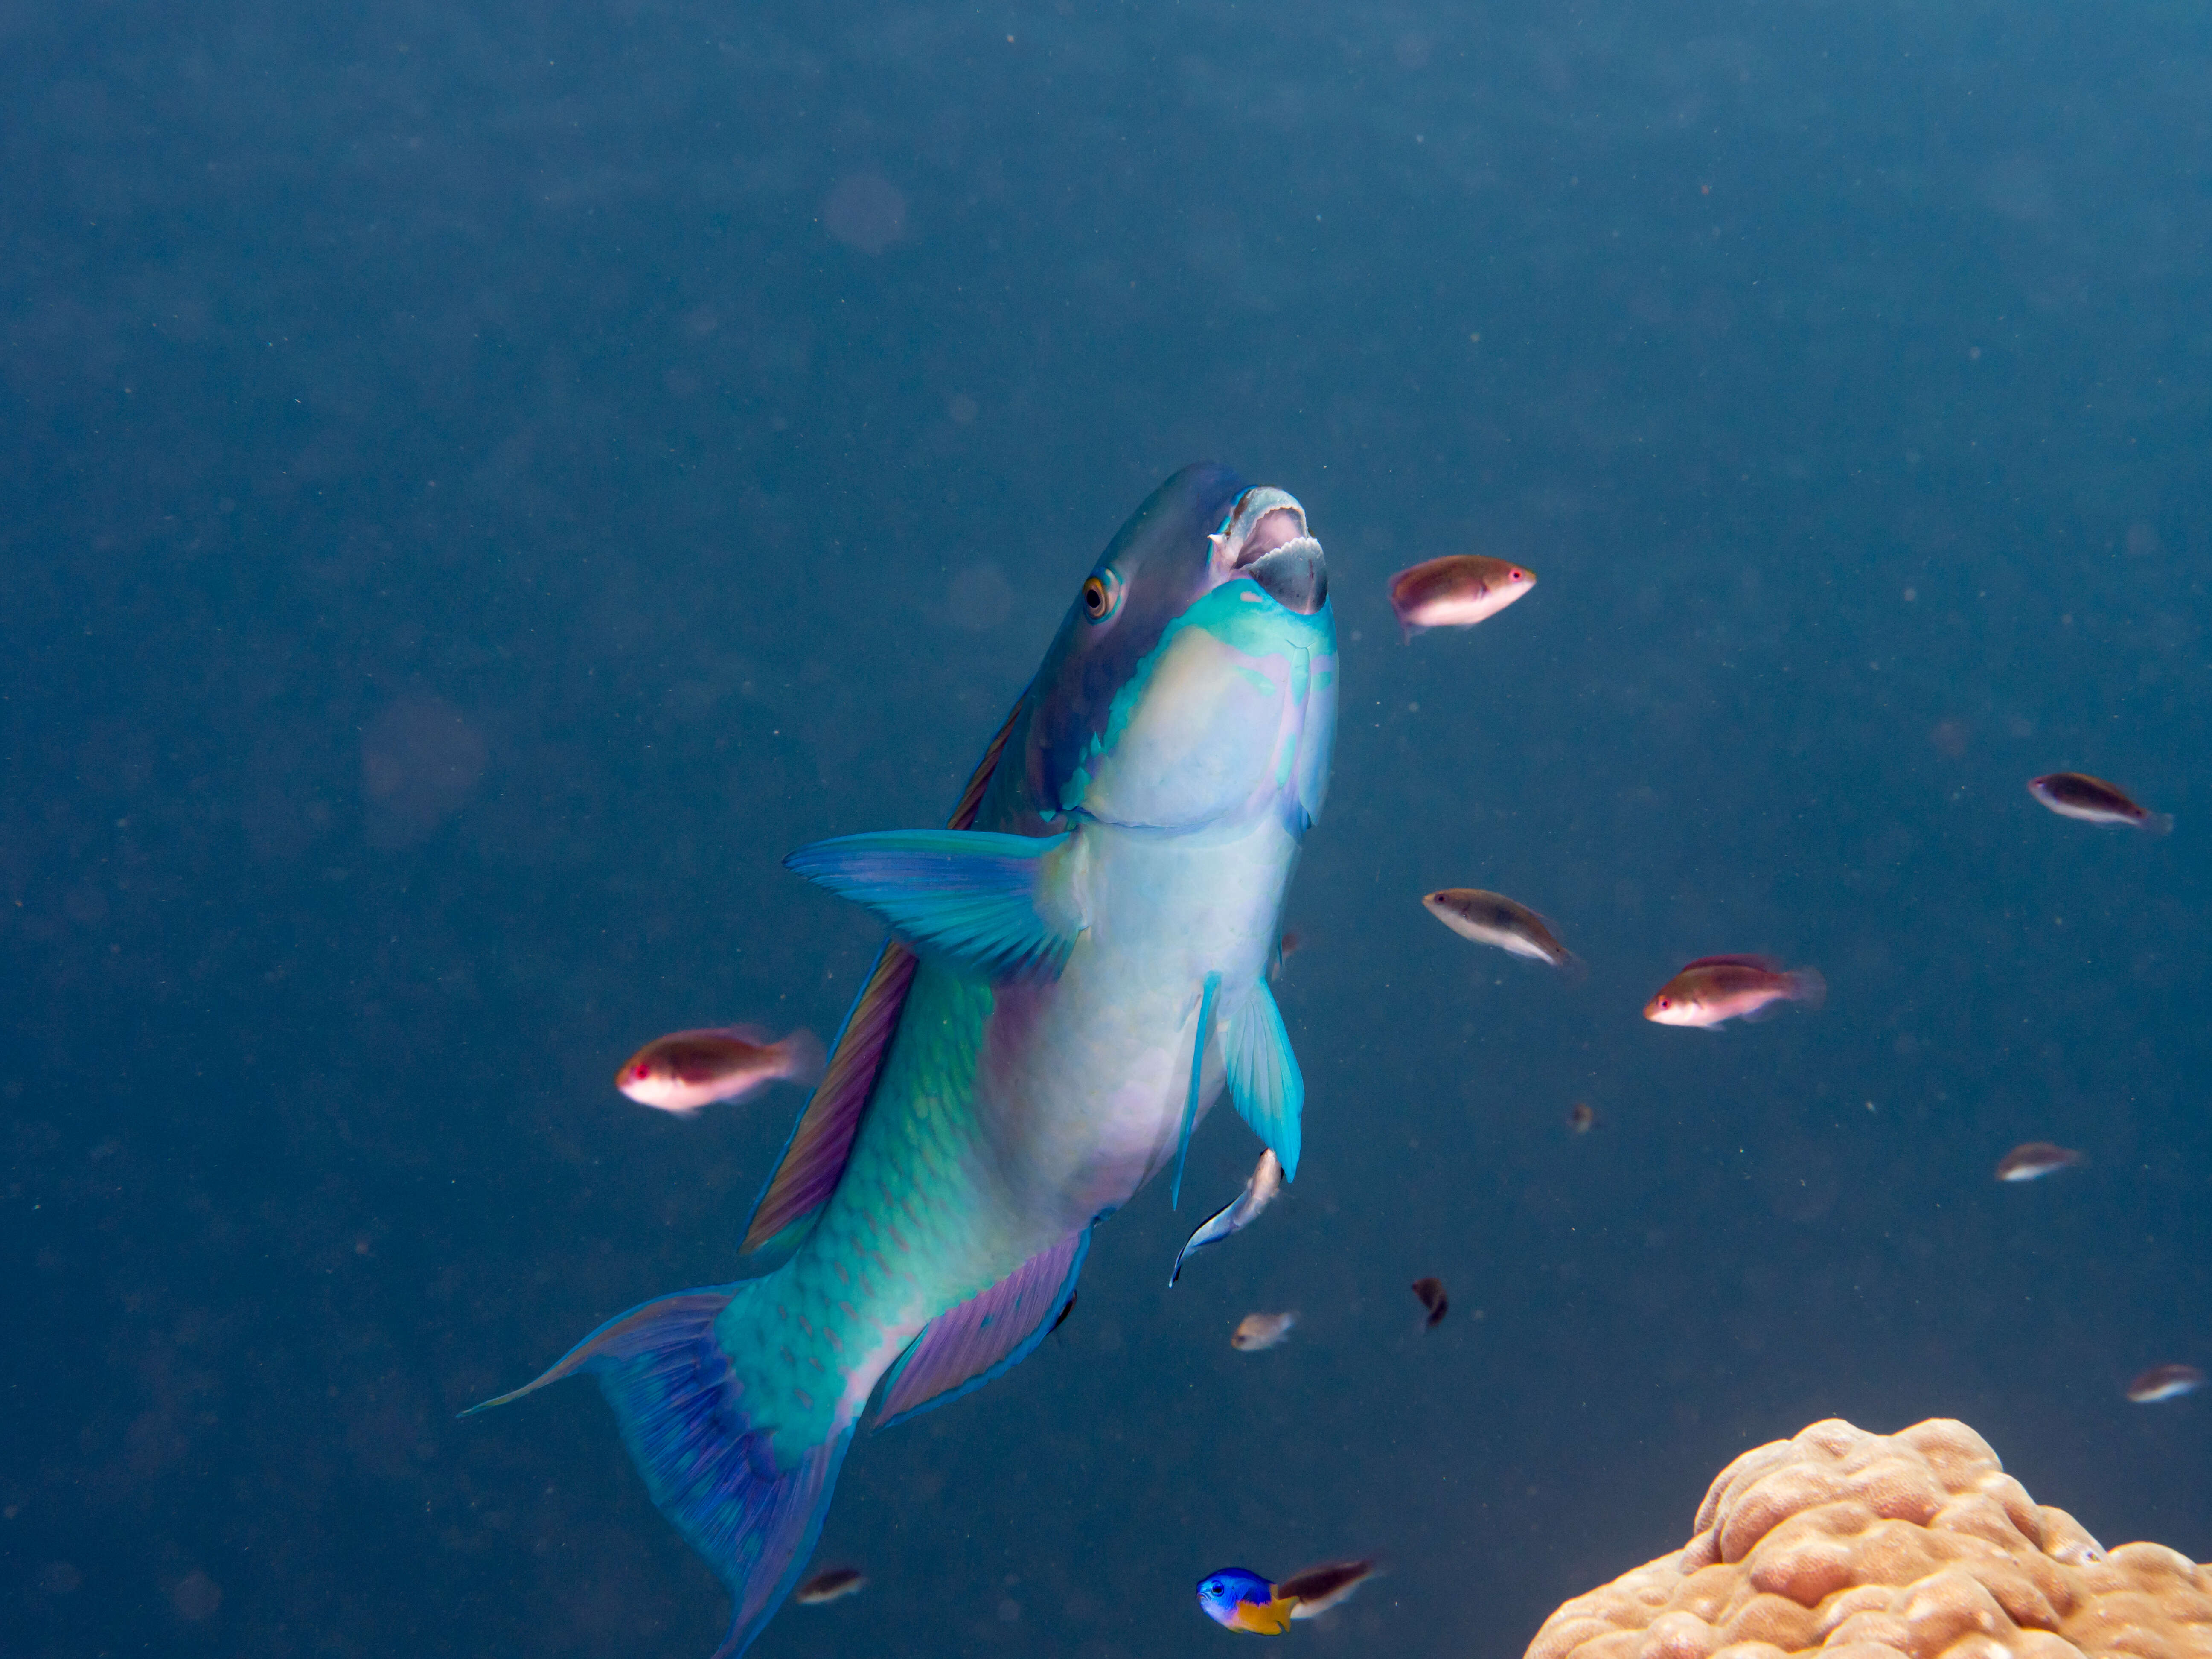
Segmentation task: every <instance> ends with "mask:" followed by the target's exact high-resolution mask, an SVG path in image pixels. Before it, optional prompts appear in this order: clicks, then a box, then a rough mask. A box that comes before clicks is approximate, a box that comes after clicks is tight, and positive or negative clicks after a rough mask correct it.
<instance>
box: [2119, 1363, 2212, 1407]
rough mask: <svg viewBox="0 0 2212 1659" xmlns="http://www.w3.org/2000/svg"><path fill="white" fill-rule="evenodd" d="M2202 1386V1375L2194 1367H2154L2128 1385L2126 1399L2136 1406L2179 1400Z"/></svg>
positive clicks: (2201, 1372)
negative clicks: (2133, 1402)
mask: <svg viewBox="0 0 2212 1659" xmlns="http://www.w3.org/2000/svg"><path fill="white" fill-rule="evenodd" d="M2203 1386H2204V1373H2203V1371H2200V1370H2197V1367H2196V1366H2194V1365H2154V1366H2152V1367H2151V1368H2150V1369H2149V1370H2147V1371H2145V1372H2144V1373H2143V1374H2142V1376H2139V1377H2137V1378H2136V1380H2135V1381H2134V1382H2132V1383H2129V1384H2128V1398H2129V1399H2130V1400H2132V1401H2135V1403H2136V1405H2138V1406H2149V1405H2154V1404H2156V1403H2157V1402H2158V1401H2161V1400H2179V1399H2180V1398H2181V1396H2182V1395H2185V1394H2195V1393H2196V1392H2197V1389H2201V1388H2203Z"/></svg>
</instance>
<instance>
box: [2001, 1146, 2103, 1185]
mask: <svg viewBox="0 0 2212 1659" xmlns="http://www.w3.org/2000/svg"><path fill="white" fill-rule="evenodd" d="M2087 1162H2088V1160H2087V1158H2083V1157H2082V1156H2081V1153H2079V1152H2071V1151H2069V1150H2068V1149H2067V1148H2066V1147H2063V1146H2052V1145H2051V1143H2050V1142H2049V1141H2047V1140H2027V1141H2022V1142H2021V1144H2020V1145H2019V1146H2015V1147H2014V1148H2013V1149H2012V1150H2011V1151H2010V1152H2007V1153H2006V1154H2005V1155H2004V1156H2003V1157H2002V1158H1999V1159H1998V1160H1997V1179H1998V1180H1999V1181H2033V1180H2035V1179H2037V1178H2038V1177H2039V1176H2047V1175H2051V1174H2053V1173H2055V1172H2057V1170H2070V1169H2072V1168H2073V1167H2074V1166H2075V1164H2086V1163H2087Z"/></svg>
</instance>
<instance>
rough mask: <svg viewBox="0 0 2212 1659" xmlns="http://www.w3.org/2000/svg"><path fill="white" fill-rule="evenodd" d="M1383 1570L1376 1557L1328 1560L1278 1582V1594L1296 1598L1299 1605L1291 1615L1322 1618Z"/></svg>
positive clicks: (1293, 1616)
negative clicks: (1375, 1559) (1372, 1558)
mask: <svg viewBox="0 0 2212 1659" xmlns="http://www.w3.org/2000/svg"><path fill="white" fill-rule="evenodd" d="M1377 1571H1380V1569H1379V1568H1377V1567H1376V1565H1375V1563H1374V1562H1372V1561H1324V1562H1322V1564H1321V1565H1319V1566H1315V1567H1308V1568H1307V1569H1306V1570H1305V1571H1304V1572H1294V1573H1292V1574H1291V1576H1290V1577H1288V1578H1285V1580H1283V1582H1282V1583H1279V1584H1278V1585H1276V1586H1275V1594H1276V1595H1279V1596H1285V1597H1290V1598H1292V1599H1294V1600H1295V1601H1296V1602H1297V1606H1295V1607H1292V1608H1291V1618H1293V1619H1318V1618H1320V1617H1321V1616H1322V1614H1323V1613H1327V1612H1328V1610H1329V1609H1330V1608H1331V1607H1337V1606H1339V1605H1340V1604H1341V1603H1343V1602H1344V1601H1347V1600H1349V1599H1350V1598H1351V1595H1352V1591H1354V1590H1356V1589H1358V1588H1359V1587H1360V1586H1361V1585H1362V1584H1364V1583H1366V1582H1367V1581H1368V1580H1369V1579H1370V1578H1372V1577H1374V1576H1375V1575H1376V1572H1377Z"/></svg>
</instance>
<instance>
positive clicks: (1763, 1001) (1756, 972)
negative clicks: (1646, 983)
mask: <svg viewBox="0 0 2212 1659" xmlns="http://www.w3.org/2000/svg"><path fill="white" fill-rule="evenodd" d="M1827 997H1828V981H1826V980H1825V979H1822V978H1821V977H1820V972H1819V970H1818V969H1812V968H1799V969H1794V970H1791V971H1789V972H1784V970H1783V967H1782V964H1781V963H1778V962H1777V961H1775V960H1774V958H1773V957H1699V958H1698V959H1697V960H1696V961H1695V962H1693V963H1689V964H1688V965H1687V966H1686V967H1685V968H1684V969H1682V971H1681V972H1680V973H1679V974H1677V975H1674V978H1672V979H1670V980H1668V981H1667V982H1666V983H1665V984H1664V985H1662V986H1661V987H1659V989H1658V991H1657V992H1656V994H1654V995H1653V997H1652V999H1651V1000H1650V1001H1649V1002H1647V1003H1645V1004H1644V1018H1646V1019H1648V1020H1650V1022H1651V1023H1652V1024H1655V1025H1688V1026H1694V1027H1696V1028H1698V1029H1699V1030H1707V1031H1711V1030H1717V1029H1718V1028H1719V1027H1721V1026H1723V1025H1724V1024H1727V1023H1728V1022H1729V1020H1732V1019H1744V1020H1758V1019H1765V1018H1766V1017H1767V1015H1769V1014H1770V1013H1771V1012H1774V1009H1775V1006H1777V1005H1778V1004H1780V1003H1784V1002H1802V1003H1803V1004H1805V1006H1808V1008H1817V1007H1819V1006H1820V1005H1821V1004H1822V1003H1823V1002H1825V1001H1826V1000H1827Z"/></svg>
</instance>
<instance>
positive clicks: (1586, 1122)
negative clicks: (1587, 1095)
mask: <svg viewBox="0 0 2212 1659" xmlns="http://www.w3.org/2000/svg"><path fill="white" fill-rule="evenodd" d="M1596 1122H1597V1113H1596V1112H1595V1110H1593V1109H1591V1107H1590V1104H1589V1102H1588V1101H1586V1100H1578V1101H1577V1102H1576V1103H1574V1104H1573V1105H1571V1106H1570V1107H1568V1108H1567V1127H1569V1128H1570V1129H1572V1130H1573V1131H1574V1132H1575V1133H1577V1134H1578V1135H1586V1134H1588V1133H1589V1132H1590V1130H1591V1128H1592V1127H1594V1126H1595V1124H1596Z"/></svg>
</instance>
